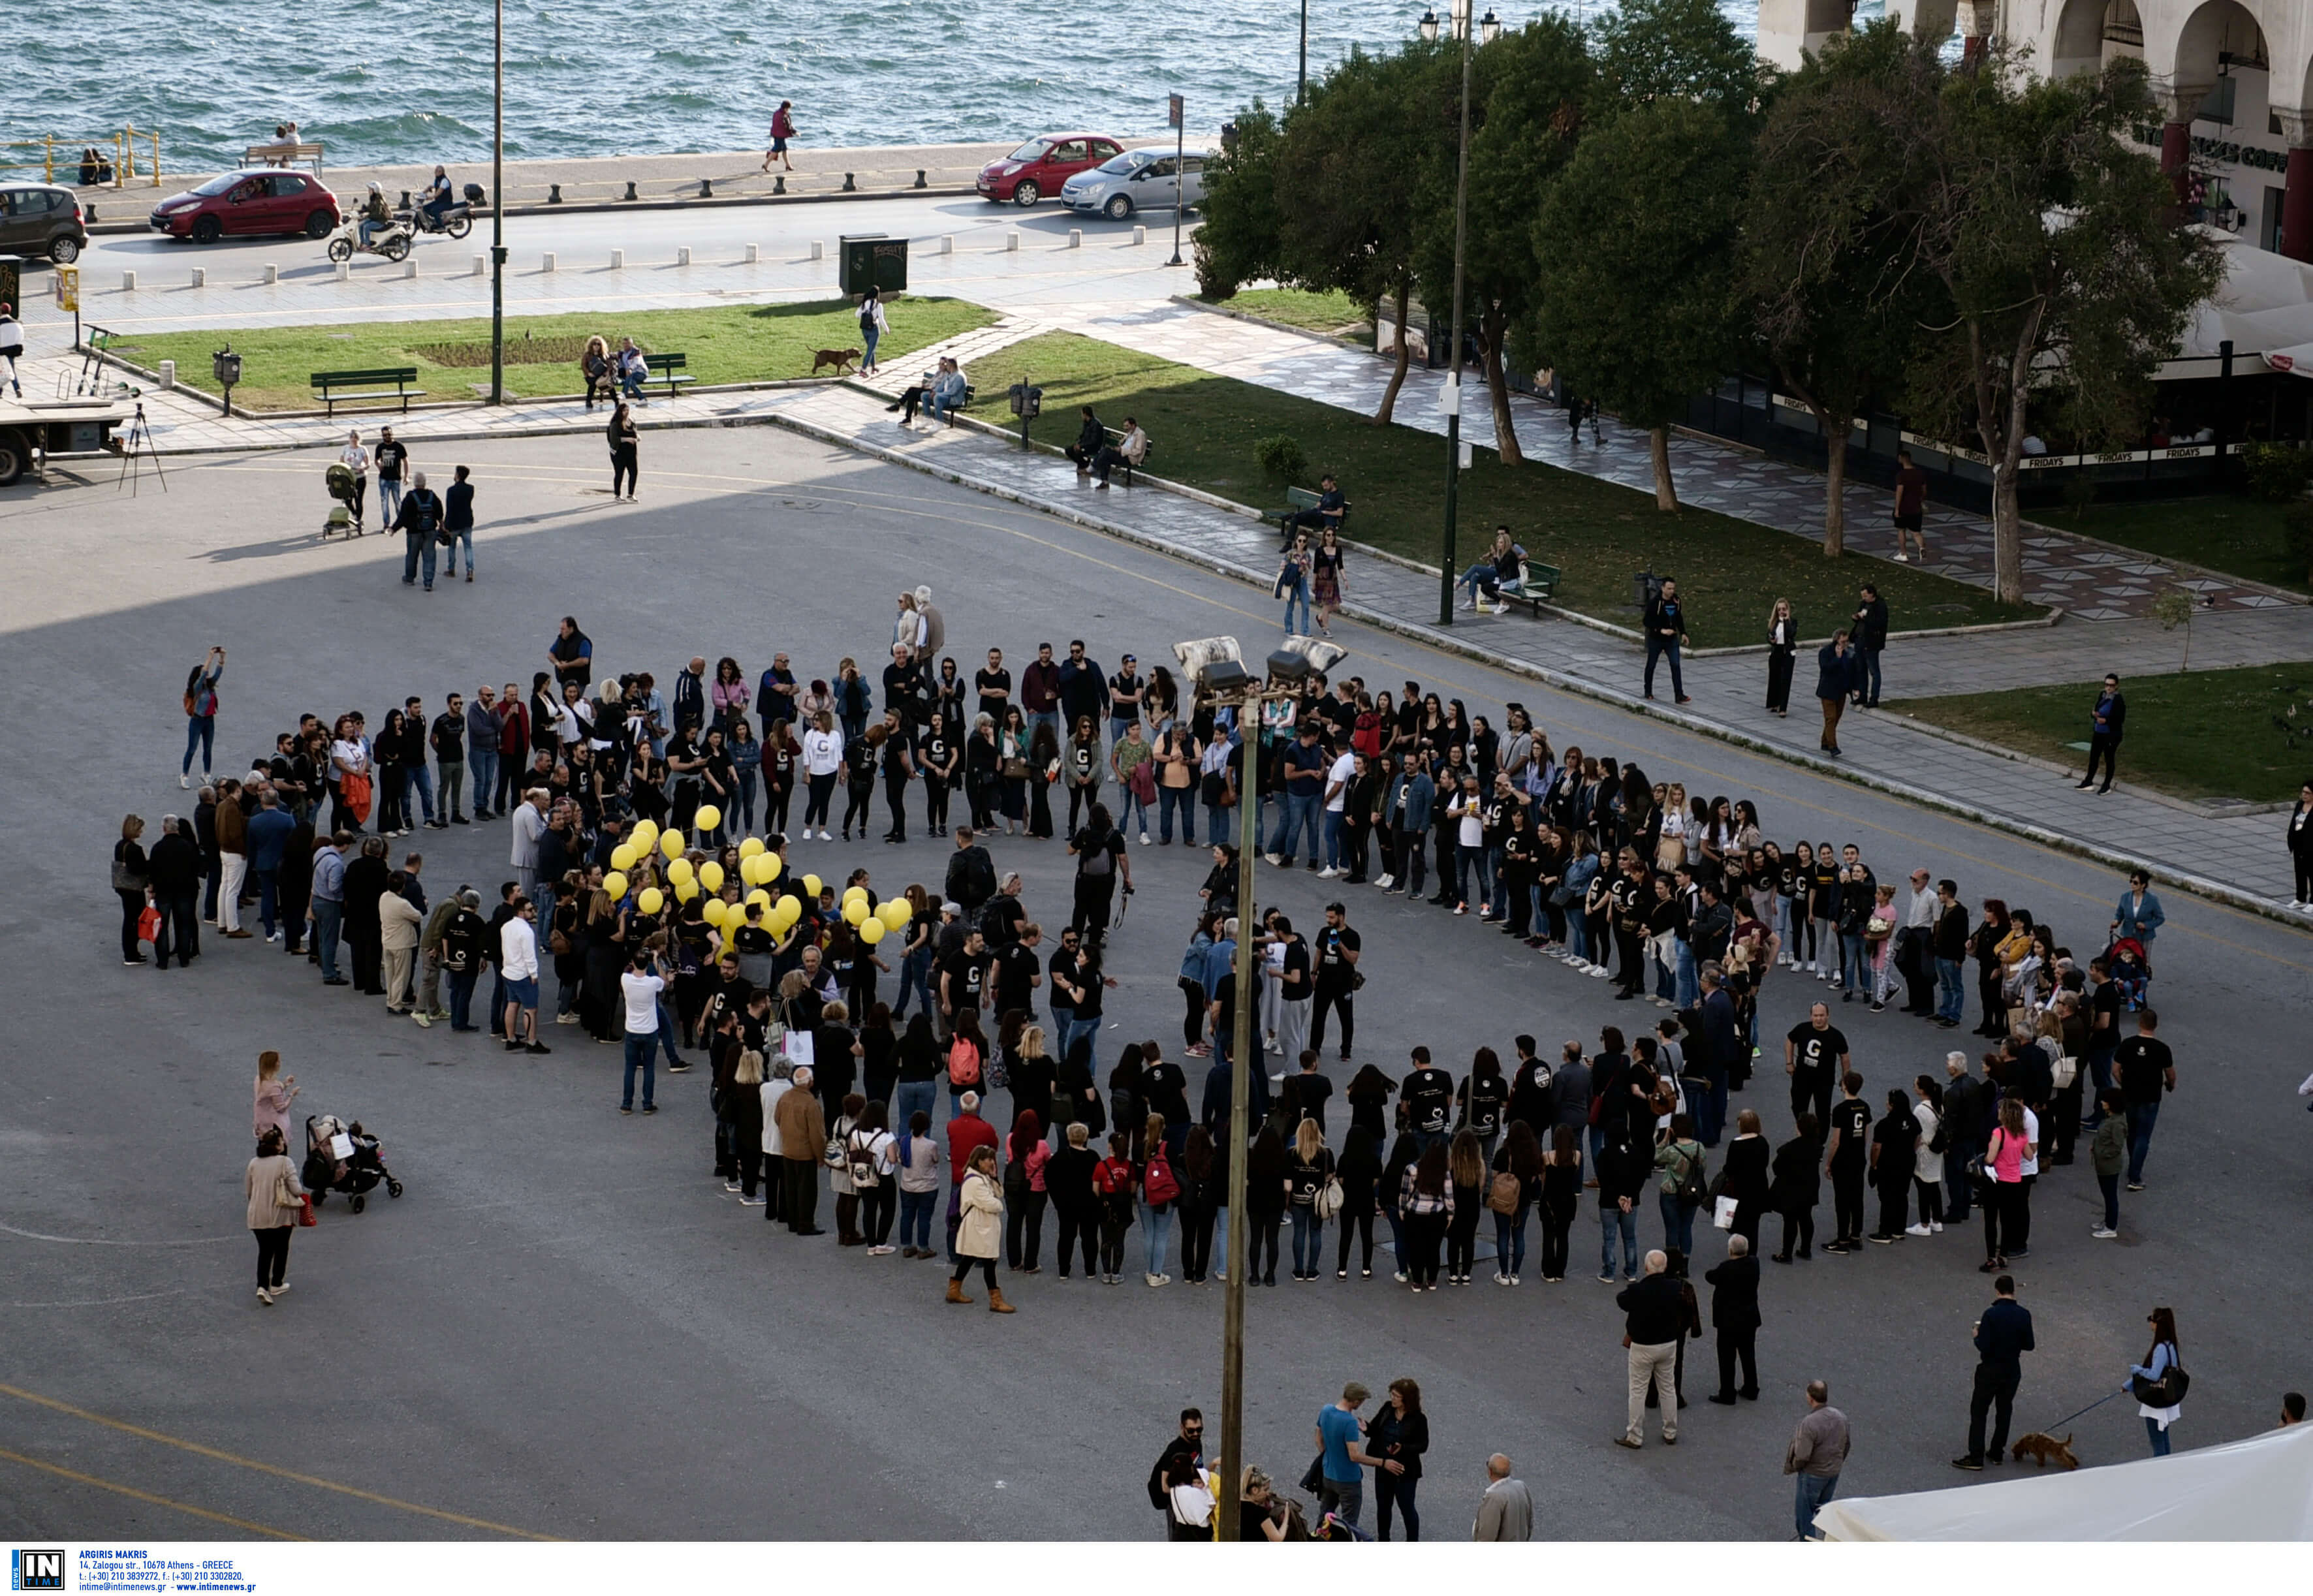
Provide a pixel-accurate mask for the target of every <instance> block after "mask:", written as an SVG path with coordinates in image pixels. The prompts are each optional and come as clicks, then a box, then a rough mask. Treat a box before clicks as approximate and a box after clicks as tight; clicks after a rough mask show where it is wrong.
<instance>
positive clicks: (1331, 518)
mask: <svg viewBox="0 0 2313 1596" xmlns="http://www.w3.org/2000/svg"><path fill="white" fill-rule="evenodd" d="M1317 488H1318V493H1317V507H1316V508H1315V510H1296V511H1295V512H1294V513H1292V514H1290V515H1288V516H1286V517H1285V518H1284V528H1285V541H1284V542H1283V543H1282V544H1280V545H1279V547H1280V548H1292V547H1293V534H1294V533H1295V532H1297V531H1306V532H1307V533H1308V534H1309V542H1310V545H1311V546H1312V547H1313V548H1314V547H1315V545H1316V543H1317V541H1318V539H1319V538H1320V537H1321V536H1322V535H1323V534H1324V530H1325V529H1326V528H1327V527H1329V526H1330V527H1332V529H1333V530H1334V531H1337V532H1338V531H1341V517H1342V515H1343V514H1344V513H1347V511H1348V509H1349V501H1348V500H1347V499H1345V498H1343V497H1342V496H1341V485H1340V484H1338V483H1336V482H1335V481H1334V480H1333V478H1332V477H1331V476H1324V477H1320V478H1317Z"/></svg>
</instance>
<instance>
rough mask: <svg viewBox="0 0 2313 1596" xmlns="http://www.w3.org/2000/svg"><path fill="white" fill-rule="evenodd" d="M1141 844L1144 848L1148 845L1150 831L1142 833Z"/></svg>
mask: <svg viewBox="0 0 2313 1596" xmlns="http://www.w3.org/2000/svg"><path fill="white" fill-rule="evenodd" d="M1140 846H1142V847H1144V848H1145V847H1147V846H1148V833H1147V832H1146V831H1143V832H1142V833H1141V834H1140Z"/></svg>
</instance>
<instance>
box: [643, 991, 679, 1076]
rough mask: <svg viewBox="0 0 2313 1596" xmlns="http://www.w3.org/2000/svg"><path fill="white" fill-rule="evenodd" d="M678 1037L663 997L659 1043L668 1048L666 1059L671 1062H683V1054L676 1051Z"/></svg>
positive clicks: (659, 1008)
mask: <svg viewBox="0 0 2313 1596" xmlns="http://www.w3.org/2000/svg"><path fill="white" fill-rule="evenodd" d="M677 1039H678V1038H677V1034H676V1031H675V1029H674V1016H673V1014H672V1013H668V1011H667V1006H666V1003H665V1000H664V999H661V1000H660V1003H659V1005H658V1041H659V1045H660V1046H661V1047H663V1048H665V1049H666V1061H667V1063H669V1064H681V1063H682V1054H681V1053H678V1052H677V1051H675V1042H676V1041H677ZM646 1090H647V1089H646Z"/></svg>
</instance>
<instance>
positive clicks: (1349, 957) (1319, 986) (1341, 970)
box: [1309, 903, 1363, 1064]
mask: <svg viewBox="0 0 2313 1596" xmlns="http://www.w3.org/2000/svg"><path fill="white" fill-rule="evenodd" d="M1362 945H1363V944H1362V943H1360V942H1359V937H1358V934H1357V931H1356V929H1355V928H1354V927H1352V926H1351V925H1350V915H1349V910H1348V909H1347V908H1343V907H1342V906H1341V904H1338V903H1329V904H1327V905H1326V906H1325V924H1324V927H1323V928H1321V929H1320V930H1319V931H1318V933H1317V969H1316V992H1317V1006H1316V1012H1315V1014H1314V1015H1313V1016H1312V1017H1311V1019H1310V1022H1309V1045H1310V1046H1311V1047H1312V1048H1315V1049H1316V1050H1317V1051H1318V1052H1320V1053H1323V1052H1324V1050H1325V1013H1326V1011H1327V1010H1329V1009H1331V1010H1337V1011H1339V1013H1341V1062H1342V1063H1343V1064H1347V1063H1349V1061H1350V1048H1352V1047H1353V1046H1354V1045H1355V1043H1356V1041H1357V1036H1358V1017H1357V1010H1356V1006H1355V1004H1354V1001H1353V998H1354V995H1355V993H1356V992H1357V989H1358V980H1359V977H1358V969H1357V966H1358V958H1359V950H1360V948H1361V947H1362Z"/></svg>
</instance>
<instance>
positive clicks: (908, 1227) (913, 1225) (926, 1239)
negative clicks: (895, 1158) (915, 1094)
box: [900, 1086, 939, 1252]
mask: <svg viewBox="0 0 2313 1596" xmlns="http://www.w3.org/2000/svg"><path fill="white" fill-rule="evenodd" d="M900 1090H901V1091H902V1092H905V1091H906V1090H907V1088H906V1087H904V1086H902V1087H901V1088H900ZM938 1197H939V1193H938V1192H937V1191H906V1190H902V1191H901V1193H900V1245H901V1246H902V1247H915V1248H919V1249H921V1250H925V1251H927V1252H928V1251H929V1250H931V1244H932V1206H933V1204H934V1203H935V1202H936V1201H937V1199H938Z"/></svg>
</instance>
